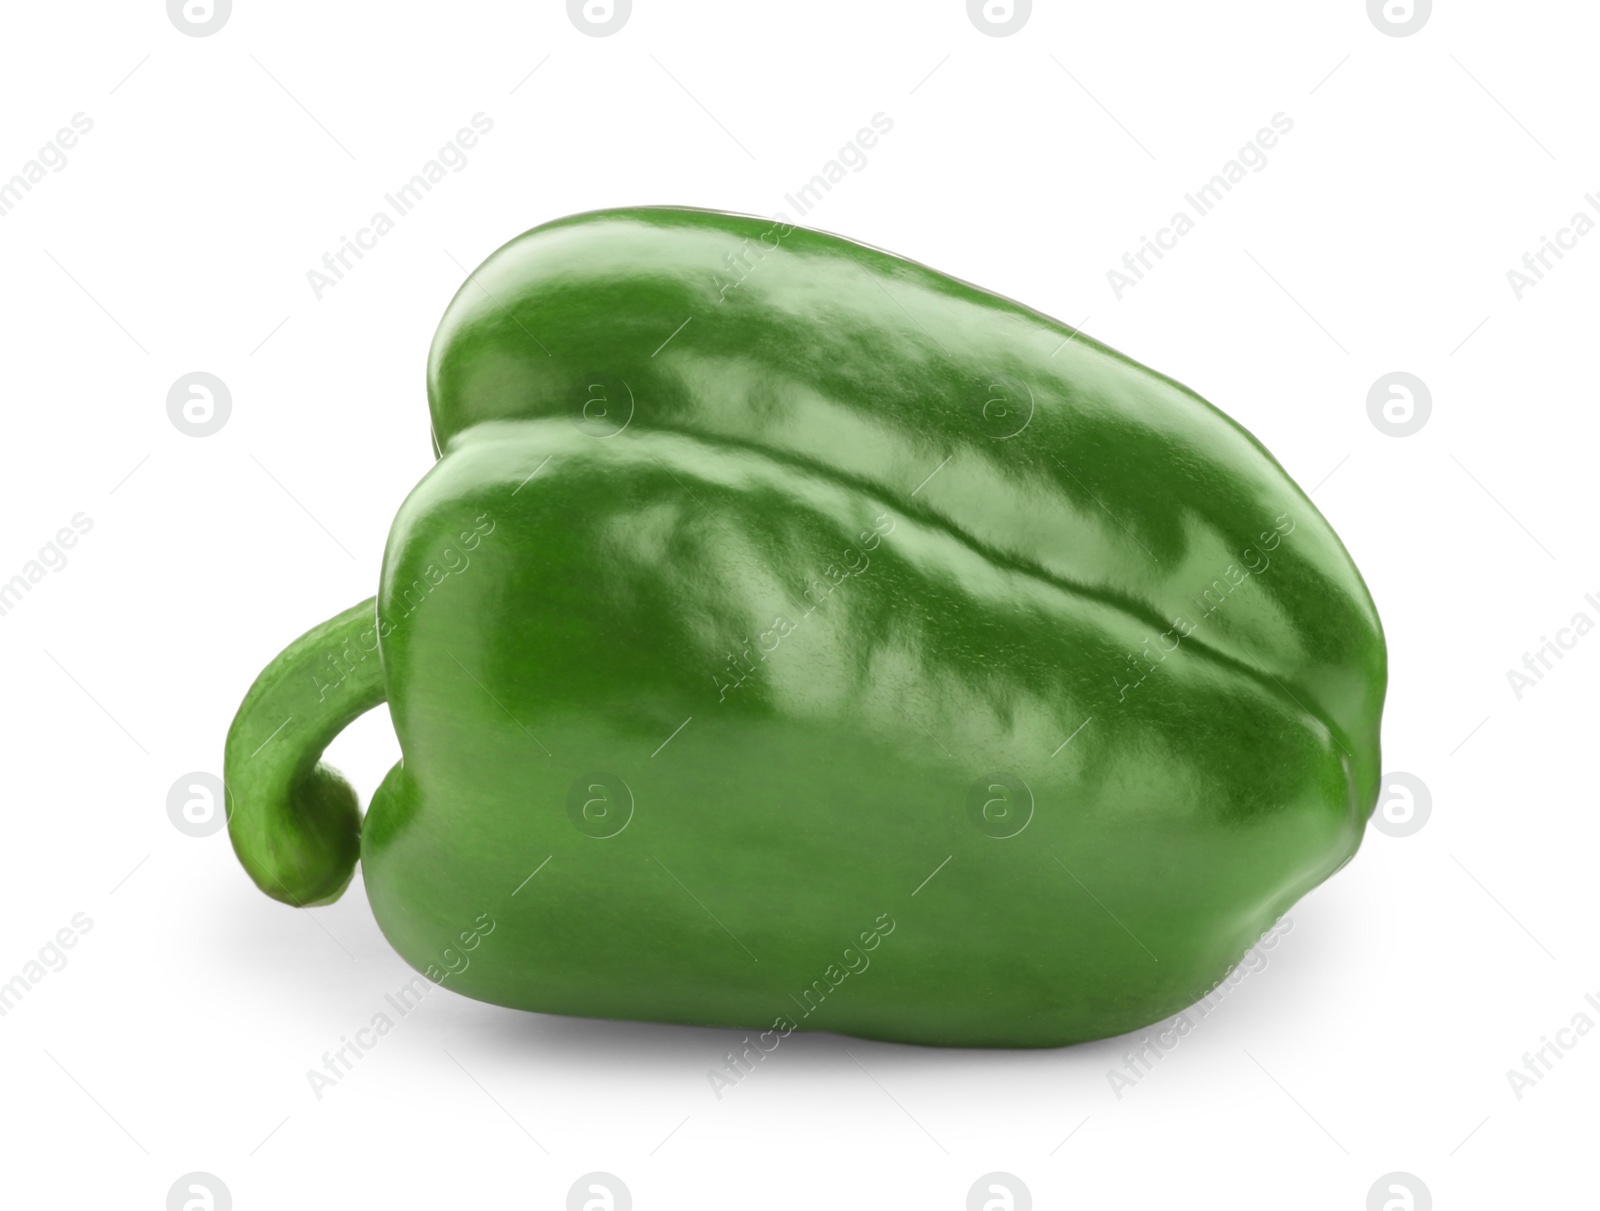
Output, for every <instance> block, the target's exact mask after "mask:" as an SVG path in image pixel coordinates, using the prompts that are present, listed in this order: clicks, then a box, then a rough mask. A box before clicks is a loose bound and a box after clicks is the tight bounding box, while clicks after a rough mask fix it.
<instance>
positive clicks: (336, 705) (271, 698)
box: [223, 597, 386, 908]
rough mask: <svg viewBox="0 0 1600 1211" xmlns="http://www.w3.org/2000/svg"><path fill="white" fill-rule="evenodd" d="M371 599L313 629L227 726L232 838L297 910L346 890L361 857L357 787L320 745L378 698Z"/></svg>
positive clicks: (257, 877) (254, 875)
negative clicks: (324, 761) (326, 758)
mask: <svg viewBox="0 0 1600 1211" xmlns="http://www.w3.org/2000/svg"><path fill="white" fill-rule="evenodd" d="M377 626H378V617H377V607H376V598H371V597H369V598H368V599H367V600H366V601H363V602H362V603H361V604H360V605H357V606H352V607H351V608H350V609H348V610H346V611H344V613H342V614H339V615H337V616H336V617H334V618H330V619H329V620H328V621H327V622H324V623H322V624H321V625H319V626H315V627H313V628H312V629H311V630H309V631H307V632H306V633H305V634H304V635H302V636H300V638H299V639H296V640H295V641H294V642H293V643H291V644H290V645H289V646H288V647H286V648H285V649H284V650H283V651H282V652H280V653H279V654H278V655H277V656H276V657H275V658H274V659H273V661H272V663H271V664H269V665H267V667H266V668H265V669H263V670H262V671H261V675H260V676H259V677H257V678H256V680H255V684H254V685H252V686H251V687H250V692H249V693H248V694H246V695H245V697H244V701H243V702H242V703H241V704H240V705H239V712H238V714H236V715H235V716H234V717H233V723H232V724H231V725H230V726H229V728H228V742H227V748H226V751H225V753H224V757H223V782H224V785H225V786H226V788H227V793H226V798H227V803H228V835H229V837H230V838H231V839H232V841H233V849H234V852H235V853H237V854H238V855H239V861H240V862H241V863H243V865H244V868H245V870H246V871H247V872H249V875H250V878H251V879H253V880H254V881H255V884H256V886H257V887H259V888H260V889H261V890H262V891H264V892H266V893H267V895H269V896H271V897H272V898H273V899H275V900H282V901H283V902H284V903H285V904H293V905H295V906H296V907H299V908H305V907H310V906H312V905H317V904H331V903H333V902H334V901H335V900H337V899H338V898H339V897H340V896H341V895H343V894H344V889H345V888H346V887H348V886H349V885H350V879H351V877H352V876H353V875H354V874H355V869H356V860H357V859H358V858H359V857H360V856H361V813H360V811H359V810H358V806H357V804H358V801H357V799H356V792H355V790H354V788H352V787H351V785H350V784H349V783H348V782H346V781H345V780H344V777H343V776H342V775H341V774H340V773H339V771H338V770H336V769H334V768H333V767H331V766H328V765H324V764H322V761H321V758H322V752H323V750H324V749H325V748H327V747H328V745H329V744H330V743H332V741H333V738H334V737H335V736H337V735H338V734H339V733H340V732H341V731H343V730H344V729H345V728H346V727H348V726H349V725H350V724H351V723H352V722H353V721H354V720H355V719H356V718H357V717H358V716H360V715H362V714H364V713H366V712H367V711H369V710H371V709H372V708H373V707H375V706H377V705H378V704H379V703H381V702H383V701H384V699H385V697H386V694H385V689H384V680H383V662H382V658H381V656H380V655H379V652H378V633H377Z"/></svg>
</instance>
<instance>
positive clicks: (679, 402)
mask: <svg viewBox="0 0 1600 1211" xmlns="http://www.w3.org/2000/svg"><path fill="white" fill-rule="evenodd" d="M428 387H429V399H430V404H431V411H432V419H433V430H434V440H435V446H436V449H438V450H441V451H442V457H441V458H440V459H439V461H438V463H437V464H436V465H435V467H434V468H433V469H432V470H431V471H430V472H429V473H428V474H427V476H425V477H424V479H423V481H422V482H421V483H420V484H419V485H418V486H417V488H416V489H415V490H414V491H413V492H412V494H411V496H410V497H409V498H408V499H407V500H406V502H405V503H404V505H403V506H402V507H401V509H400V512H399V515H398V516H397V517H396V519H395V523H394V527H393V529H392V531H391V534H390V537H389V544H388V549H387V551H386V554H385V558H384V565H383V573H382V579H381V584H380V587H379V592H378V595H377V598H376V604H375V605H374V603H373V602H371V601H369V602H365V603H362V604H361V605H359V606H356V607H354V608H353V609H351V610H349V611H347V612H346V613H344V614H342V615H340V616H338V617H337V618H335V619H333V620H332V621H330V622H329V623H326V624H324V625H323V626H322V627H319V628H317V629H316V630H313V631H312V632H310V633H308V634H307V635H306V636H304V637H302V639H300V640H298V641H296V643H294V644H292V645H291V646H290V647H289V649H287V650H286V651H285V652H284V653H283V654H282V655H281V656H280V657H279V658H278V659H277V660H276V661H274V662H273V664H272V665H271V666H269V668H268V669H267V671H266V672H265V673H263V674H262V676H261V678H260V679H259V680H258V681H257V683H256V685H255V687H253V688H252V690H251V691H250V694H249V696H248V697H247V698H246V700H245V702H244V705H243V706H242V707H241V708H240V711H239V714H238V716H237V718H236V719H235V721H234V725H233V728H232V730H231V732H230V734H229V738H228V750H227V764H226V774H227V777H226V782H227V785H228V791H229V797H230V802H231V809H232V814H231V817H230V822H229V827H230V832H231V834H232V837H233V841H234V846H235V849H236V851H237V852H238V854H239V857H240V859H241V861H242V862H243V863H244V865H245V867H246V869H247V870H248V871H249V873H250V874H251V876H252V878H253V879H254V880H255V881H256V883H257V884H258V885H259V886H260V887H261V888H262V890H263V891H265V892H267V894H269V895H272V896H275V897H276V898H278V899H281V900H284V901H286V902H288V903H292V904H315V903H327V902H329V901H331V900H332V899H335V898H337V896H338V895H339V894H340V893H341V892H342V891H343V889H344V887H345V885H346V884H347V883H348V881H349V879H350V878H351V875H352V872H353V868H354V864H355V861H356V859H357V856H358V855H359V858H360V860H361V864H362V869H363V874H364V878H365V880H366V887H367V891H368V895H369V897H370V899H371V902H372V906H373V910H374V912H375V914H376V916H377V919H378V922H379V924H380V926H381V927H382V929H383V931H384V933H385V935H386V936H387V937H388V938H389V940H390V941H391V942H392V943H393V945H394V946H395V948H396V949H397V950H398V951H399V952H400V954H401V955H402V956H403V957H404V958H405V959H406V960H407V961H408V962H409V963H410V964H411V965H412V966H414V967H416V968H417V969H418V970H419V971H423V972H424V973H425V974H427V975H428V976H429V978H431V979H435V980H437V981H440V982H443V983H445V984H446V985H447V986H448V987H451V988H454V989H455V990H456V991H459V992H462V993H464V994H466V995H468V996H472V997H476V998H479V999H481V1000H485V1001H490V1002H493V1003H496V1004H500V1005H508V1006H515V1007H519V1008H523V1009H530V1010H539V1011H542V1012H549V1013H563V1014H580V1015H586V1016H595V1017H611V1018H632V1019H649V1020H656V1021H667V1022H684V1023H698V1024H705V1025H716V1026H731V1027H738V1028H741V1029H748V1030H751V1031H757V1030H759V1031H763V1032H765V1033H763V1034H761V1035H760V1036H759V1039H758V1042H757V1045H758V1046H761V1047H762V1049H763V1050H767V1047H766V1045H765V1044H766V1041H767V1040H769V1039H773V1038H782V1037H783V1036H784V1035H786V1034H787V1033H789V1032H790V1031H792V1030H794V1029H821V1030H831V1031H838V1032H842V1033H845V1034H852V1035H860V1036H865V1037H870V1038H879V1039H890V1040H899V1041H905V1042H914V1043H925V1044H938V1045H950V1046H994V1047H1042V1046H1056V1045H1060V1044H1065V1043H1072V1042H1078V1041H1082V1040H1086V1039H1094V1038H1100V1037H1104V1036H1107V1035H1115V1034H1119V1033H1123V1032H1126V1031H1130V1030H1134V1029H1137V1028H1139V1027H1141V1026H1144V1025H1147V1024H1149V1023H1150V1022H1153V1021H1156V1020H1158V1019H1161V1018H1163V1017H1165V1016H1168V1015H1170V1014H1172V1013H1174V1012H1176V1011H1177V1010H1179V1009H1182V1008H1183V1007H1185V1006H1186V1005H1189V1004H1191V1003H1193V1002H1194V1001H1195V1000H1197V999H1198V998H1199V997H1201V996H1202V995H1204V994H1205V993H1206V992H1207V991H1208V990H1209V989H1210V988H1211V987H1213V986H1214V985H1215V984H1216V983H1217V982H1218V981H1219V980H1220V979H1221V978H1222V977H1223V976H1224V975H1225V974H1226V973H1227V971H1228V970H1229V968H1230V967H1231V966H1232V965H1233V964H1235V963H1236V962H1237V961H1238V960H1239V959H1240V957H1241V956H1242V955H1243V954H1244V952H1245V950H1246V949H1247V948H1248V947H1249V946H1250V945H1251V944H1252V943H1253V942H1254V941H1255V940H1256V939H1257V938H1258V937H1259V936H1260V935H1261V934H1262V933H1263V932H1264V931H1265V930H1266V929H1268V928H1269V927H1270V926H1271V924H1272V923H1273V921H1274V920H1275V919H1276V918H1277V917H1278V916H1280V915H1281V914H1282V913H1283V912H1284V911H1285V910H1286V909H1287V908H1288V907H1289V906H1290V905H1292V904H1293V903H1294V902H1295V901H1296V900H1297V899H1298V898H1299V897H1300V896H1302V895H1304V894H1305V893H1306V892H1307V891H1308V890H1310V889H1311V888H1312V887H1314V886H1316V885H1317V884H1318V883H1320V882H1321V881H1322V880H1323V879H1325V878H1327V877H1328V876H1329V875H1330V874H1332V873H1333V872H1334V871H1335V870H1337V869H1338V868H1339V867H1340V866H1341V865H1343V864H1344V863H1345V862H1347V861H1349V859H1350V858H1351V857H1352V856H1353V855H1354V853H1355V851H1356V848H1357V846H1358V845H1359V843H1360V839H1361V835H1362V831H1363V828H1364V825H1365V821H1366V819H1367V817H1368V816H1369V815H1370V813H1371V811H1372V808H1373V804H1374V802H1375V800H1376V797H1377V791H1378V778H1379V761H1378V728H1379V718H1380V714H1381V710H1382V704H1383V694H1384V686H1385V652H1384V643H1383V636H1382V631H1381V629H1380V626H1379V623H1378V618H1377V613H1376V611H1375V609H1374V607H1373V604H1372V601H1371V599H1370V597H1369V596H1368V594H1367V591H1366V587H1365V585H1364V584H1363V583H1362V580H1361V577H1360V575H1359V573H1358V572H1357V571H1356V569H1355V566H1354V565H1353V563H1352V562H1351V560H1350V558H1349V556H1348V555H1347V554H1346V552H1345V550H1344V548H1343V546H1342V545H1341V544H1340V542H1339V540H1338V538H1337V537H1336V536H1335V535H1334V533H1333V531H1332V530H1331V529H1330V528H1329V526H1328V524H1327V522H1326V521H1325V520H1324V519H1323V518H1322V516H1321V515H1320V514H1319V513H1318V512H1317V510H1316V509H1315V508H1314V507H1313V506H1312V504H1311V502H1310V501H1309V500H1308V499H1307V497H1306V496H1305V494H1304V493H1303V492H1301V491H1300V489H1299V488H1298V487H1297V486H1296V485H1295V484H1294V482H1293V481H1292V480H1291V479H1290V478H1289V476H1288V475H1287V473H1286V472H1285V471H1284V470H1283V469H1282V468H1281V467H1280V466H1279V465H1278V464H1277V463H1276V462H1275V461H1274V460H1273V459H1272V457H1271V455H1269V454H1268V453H1267V452H1266V450H1265V449H1263V448H1262V446H1261V445H1260V444H1259V443H1258V442H1257V441H1256V440H1255V439H1254V438H1252V437H1251V436H1250V435H1249V434H1248V433H1246V432H1244V430H1242V429H1241V428H1239V426H1238V425H1236V424H1234V423H1233V422H1232V421H1230V420H1229V419H1228V418H1227V417H1225V416H1224V415H1223V414H1222V413H1220V412H1218V411H1217V410H1215V409H1214V408H1212V407H1211V406H1210V405H1209V404H1207V403H1206V402H1205V401H1203V400H1201V399H1200V398H1199V397H1198V396H1196V395H1195V394H1194V393H1193V392H1191V391H1189V390H1188V389H1187V388H1185V387H1182V386H1180V385H1179V384H1177V383H1175V382H1173V381H1172V380H1170V379H1167V378H1164V377H1162V376H1161V375H1158V374H1156V373H1154V372H1152V371H1150V370H1147V369H1145V368H1144V367H1142V366H1140V365H1138V364H1136V363H1134V362H1132V361H1130V360H1129V359H1127V358H1125V357H1123V356H1121V355H1120V354H1118V353H1116V352H1114V351H1112V350H1110V349H1107V348H1106V347H1104V346H1102V345H1099V344H1097V343H1096V342H1094V341H1093V340H1091V339H1090V338H1088V337H1086V336H1084V335H1083V334H1081V333H1078V332H1075V331H1074V330H1072V329H1070V328H1068V327H1066V326H1064V325H1062V324H1060V323H1058V322H1056V321H1055V320H1052V319H1049V318H1048V317H1046V316H1044V315H1041V314H1039V313H1038V312H1035V311H1032V310H1030V309H1028V308H1026V307H1023V306H1021V305H1019V304H1017V303H1014V302H1011V301H1009V300H1006V299H1003V298H1000V297H997V296H995V295H993V294H990V293H988V292H986V291H983V290H980V289H978V288H976V287H973V286H970V285H967V284H966V283H963V282H959V281H956V280H953V279H951V278H948V277H945V276H944V275H942V274H939V273H936V272H934V271H932V270H930V269H927V268H925V267H923V266H921V265H917V264H914V263H912V262H909V261H906V260H903V259H901V258H898V257H895V256H892V255H890V254H888V253H885V252H881V251H878V250H876V249H872V248H868V247H864V246H862V245H860V244H856V243H853V242H850V241H848V240H844V239H841V238H838V237H836V236H831V235H826V234H823V233H820V232H815V231H809V230H804V229H800V228H796V227H792V226H789V225H787V224H785V223H781V222H772V221H767V220H760V219H754V218H748V217H743V216H734V215H727V214H721V213H716V212H709V211H694V210H681V209H634V210H618V211H606V212H597V213H593V214H584V215H578V216H575V217H572V218H568V219H564V220H561V221H559V222H555V223H551V224H547V225H546V226H544V227H540V228H537V229H535V230H533V231H531V232H528V233H527V234H525V235H523V236H521V237H519V238H518V239H517V240H514V241H513V242H512V243H510V244H508V245H506V246H505V247H504V248H502V249H500V250H499V251H498V252H496V253H495V254H494V255H493V256H491V257H490V258H489V260H488V261H487V262H485V264H484V265H482V266H481V267H480V268H479V269H478V270H477V271H476V272H475V273H474V274H473V275H472V277H471V278H469V279H468V281H467V283H466V284H465V285H464V286H463V287H462V289H461V291H460V293H459V294H458V295H457V296H456V298H455V300H454V301H453V302H452V303H451V305H450V308H449V310H448V311H447V312H446V314H445V317H444V320H443V322H442V324H441V326H440V329H439V333H438V335H437V337H436V338H435V341H434V346H433V350H432V354H431V357H430V361H429V372H428ZM385 700H386V701H387V702H388V703H389V705H390V710H391V712H392V715H393V719H394V725H395V730H396V732H397V733H398V736H399V740H400V747H401V751H402V753H403V754H404V756H403V759H402V761H401V762H400V763H399V764H397V765H396V766H395V767H394V769H393V770H391V771H390V773H389V774H388V776H387V777H386V778H385V779H384V781H383V783H382V785H381V786H380V787H379V789H378V791H377V793H376V794H375V795H374V797H373V800H372V803H371V806H370V808H369V810H368V812H367V815H366V818H365V822H364V823H363V822H362V821H361V820H360V819H359V817H358V814H357V810H356V800H355V795H354V793H353V792H352V791H350V789H349V788H348V786H346V785H345V784H344V783H343V781H342V780H341V779H340V778H339V777H338V775H337V774H336V773H334V772H333V771H332V770H330V769H328V767H326V766H325V765H322V764H320V762H319V758H320V755H321V752H322V750H323V748H324V747H325V746H326V744H327V743H328V741H329V740H330V739H331V737H332V736H333V735H334V734H336V733H337V731H338V730H339V729H340V728H341V727H343V726H344V725H345V724H346V723H348V722H349V720H350V719H352V718H354V717H355V715H357V714H359V713H360V711H361V710H364V709H366V708H368V707H370V706H373V705H375V704H376V703H378V702H380V701H385ZM286 718H287V719H288V722H285V719H286ZM274 729H278V730H277V731H274ZM772 1045H773V1046H776V1043H773V1044H772Z"/></svg>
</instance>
